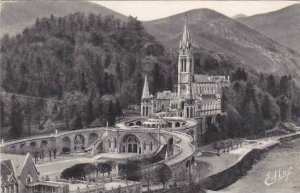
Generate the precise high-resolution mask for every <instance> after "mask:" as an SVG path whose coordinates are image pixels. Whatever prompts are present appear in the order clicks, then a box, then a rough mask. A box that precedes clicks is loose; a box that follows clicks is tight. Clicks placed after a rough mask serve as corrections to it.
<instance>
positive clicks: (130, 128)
mask: <svg viewBox="0 0 300 193" xmlns="http://www.w3.org/2000/svg"><path fill="white" fill-rule="evenodd" d="M164 119H165V121H166V122H167V123H169V126H170V123H171V125H172V126H171V127H166V128H153V127H152V126H150V127H148V126H142V125H140V124H139V121H140V122H142V121H143V120H142V119H140V118H130V119H124V120H122V121H119V122H118V123H116V127H97V128H88V129H81V130H72V131H64V132H56V133H51V134H45V135H38V136H32V137H30V138H24V139H19V140H14V141H7V142H4V143H2V144H1V145H0V148H1V152H2V153H9V154H24V153H26V152H31V153H33V152H34V151H35V150H37V149H39V150H41V149H44V150H45V151H46V150H48V149H49V148H56V149H57V154H63V153H76V152H78V153H79V152H90V153H91V155H90V157H89V158H86V157H85V158H84V159H85V161H88V162H94V161H95V160H97V159H99V158H101V157H103V156H104V155H107V156H113V155H119V154H123V155H124V156H120V158H122V157H124V159H128V156H129V157H135V156H139V155H140V156H143V155H154V154H156V153H158V152H159V151H160V150H161V149H162V146H163V145H165V144H167V143H168V141H169V140H170V139H171V138H173V140H174V147H175V148H174V149H175V151H174V153H173V155H170V156H169V157H167V158H166V159H164V160H162V161H161V162H163V163H166V164H167V165H169V166H170V167H171V169H172V170H173V175H174V176H181V175H182V173H183V172H184V173H187V172H188V171H187V168H186V166H185V165H186V162H187V161H190V159H191V158H192V157H193V155H194V152H195V146H194V145H193V138H194V133H195V132H193V134H192V135H191V132H190V131H191V130H192V131H194V130H195V129H196V126H197V122H196V121H193V120H185V119H182V118H177V119H176V118H164ZM178 124H180V126H178ZM176 125H177V126H176ZM125 155H126V156H125ZM113 157H116V156H113ZM76 159H79V158H78V157H77V158H76ZM63 163H64V164H63V165H64V166H63V167H70V166H71V164H74V163H75V162H72V161H70V162H63ZM49 164H50V163H49ZM55 164H56V163H51V166H53V165H55ZM53 167H54V166H53ZM61 167H62V165H61V164H60V162H57V167H55V168H61ZM39 168H44V169H43V170H42V172H41V175H43V173H49V171H48V170H49V169H47V167H46V168H45V167H43V166H42V165H41V166H39ZM51 168H52V167H51ZM153 168H155V164H153V165H150V166H149V167H147V169H148V170H149V169H153ZM179 168H181V169H179ZM62 170H63V168H61V170H60V171H62ZM50 173H51V172H50Z"/></svg>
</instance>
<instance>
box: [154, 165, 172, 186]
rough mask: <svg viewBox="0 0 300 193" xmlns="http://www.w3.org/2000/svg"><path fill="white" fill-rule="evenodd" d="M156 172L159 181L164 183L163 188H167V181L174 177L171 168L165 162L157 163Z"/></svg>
mask: <svg viewBox="0 0 300 193" xmlns="http://www.w3.org/2000/svg"><path fill="white" fill-rule="evenodd" d="M155 173H156V177H157V179H158V180H159V182H160V183H162V184H163V189H165V185H166V183H167V182H168V181H169V180H170V179H171V178H172V170H171V168H170V167H169V166H168V165H167V164H165V163H160V164H158V165H157V168H156V172H155Z"/></svg>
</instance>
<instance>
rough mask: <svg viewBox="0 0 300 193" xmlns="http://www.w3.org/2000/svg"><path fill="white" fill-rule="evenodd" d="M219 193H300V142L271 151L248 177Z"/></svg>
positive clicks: (296, 141)
mask: <svg viewBox="0 0 300 193" xmlns="http://www.w3.org/2000/svg"><path fill="white" fill-rule="evenodd" d="M275 172H276V177H275ZM279 172H280V177H279ZM211 192H214V191H208V193H211ZM216 193H300V139H296V140H293V141H289V142H287V143H285V144H280V145H278V146H277V147H274V148H272V149H270V150H269V151H268V152H266V153H265V154H264V155H263V156H262V158H261V159H260V160H259V162H258V163H256V164H255V165H253V168H252V169H251V170H250V171H248V174H247V175H245V176H243V177H242V178H241V179H240V180H238V181H236V182H235V183H233V184H231V185H230V186H228V187H226V188H225V189H223V190H220V191H216Z"/></svg>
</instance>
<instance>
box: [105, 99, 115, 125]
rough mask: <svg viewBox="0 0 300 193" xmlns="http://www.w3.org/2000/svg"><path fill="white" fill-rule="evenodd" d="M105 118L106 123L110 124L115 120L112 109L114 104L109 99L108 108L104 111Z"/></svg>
mask: <svg viewBox="0 0 300 193" xmlns="http://www.w3.org/2000/svg"><path fill="white" fill-rule="evenodd" d="M106 120H107V122H108V125H110V126H112V125H114V124H115V122H116V114H115V111H114V105H113V102H112V101H109V105H108V110H107V112H106Z"/></svg>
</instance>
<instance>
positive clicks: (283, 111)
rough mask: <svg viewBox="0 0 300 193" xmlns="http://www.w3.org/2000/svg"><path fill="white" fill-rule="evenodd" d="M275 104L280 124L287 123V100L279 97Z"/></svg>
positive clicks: (288, 111)
mask: <svg viewBox="0 0 300 193" xmlns="http://www.w3.org/2000/svg"><path fill="white" fill-rule="evenodd" d="M276 103H277V104H278V106H279V108H280V120H281V121H282V122H286V121H288V120H289V119H290V111H291V109H290V105H289V100H288V98H287V97H286V96H281V97H280V98H279V99H277V101H276Z"/></svg>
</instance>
